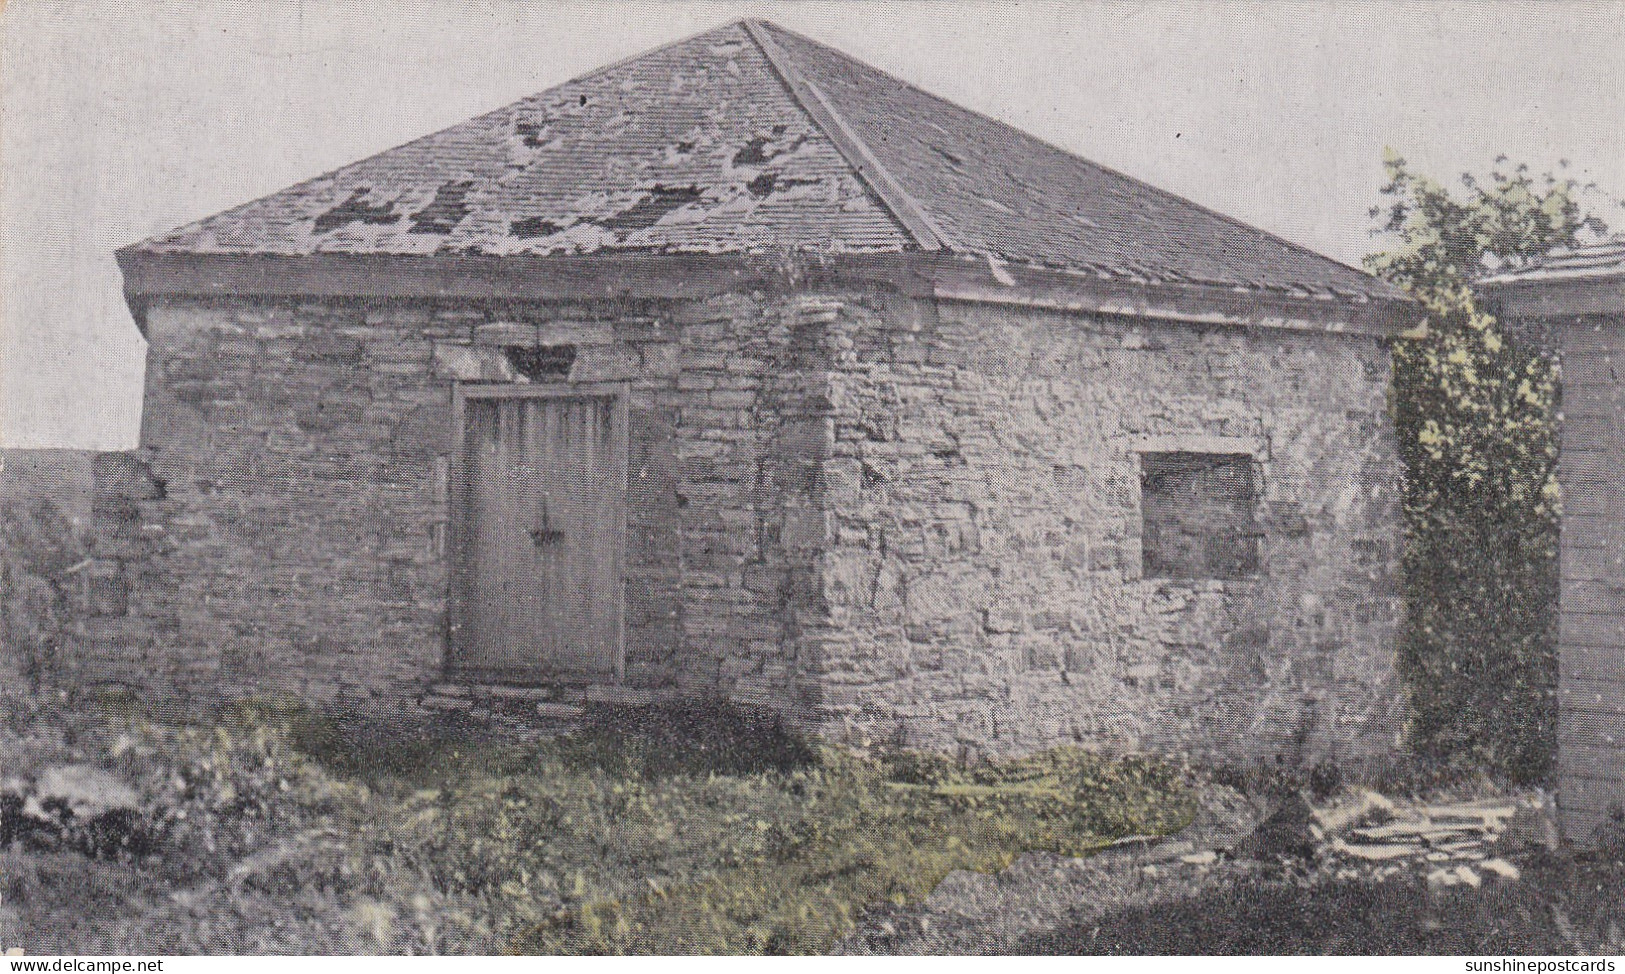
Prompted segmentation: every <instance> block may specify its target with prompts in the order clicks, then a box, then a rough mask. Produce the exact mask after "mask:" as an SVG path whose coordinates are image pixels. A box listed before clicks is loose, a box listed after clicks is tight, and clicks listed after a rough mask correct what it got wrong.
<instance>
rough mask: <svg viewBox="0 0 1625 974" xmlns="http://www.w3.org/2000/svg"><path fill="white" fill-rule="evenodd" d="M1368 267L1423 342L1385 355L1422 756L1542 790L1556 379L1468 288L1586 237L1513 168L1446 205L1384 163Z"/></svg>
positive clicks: (1471, 184) (1466, 184) (1548, 194)
mask: <svg viewBox="0 0 1625 974" xmlns="http://www.w3.org/2000/svg"><path fill="white" fill-rule="evenodd" d="M1385 166H1386V170H1387V174H1388V183H1387V185H1386V186H1384V187H1383V190H1382V192H1383V194H1384V195H1385V196H1386V197H1387V198H1388V200H1387V202H1386V203H1385V204H1384V205H1383V206H1381V207H1376V208H1373V210H1372V215H1373V216H1374V217H1381V218H1382V220H1383V223H1382V230H1383V231H1385V232H1386V233H1387V234H1388V235H1389V237H1390V239H1392V240H1393V241H1394V245H1393V247H1391V248H1390V249H1389V250H1386V251H1384V252H1382V253H1378V254H1374V255H1372V256H1370V257H1368V258H1367V260H1366V265H1367V267H1368V268H1369V269H1370V270H1371V271H1372V272H1374V273H1376V274H1378V275H1379V276H1382V277H1384V278H1386V279H1388V280H1389V281H1392V282H1393V283H1395V284H1397V285H1399V286H1400V287H1402V288H1404V289H1405V290H1407V291H1408V292H1410V294H1411V295H1413V296H1414V297H1416V298H1417V299H1418V300H1419V301H1420V302H1421V303H1422V304H1423V306H1424V308H1425V309H1426V313H1427V325H1426V328H1425V332H1424V333H1422V334H1420V335H1418V336H1415V337H1413V338H1412V339H1411V340H1408V341H1402V342H1399V343H1398V344H1397V345H1396V347H1395V349H1394V410H1395V420H1396V425H1397V429H1398V434H1399V447H1400V452H1401V455H1402V458H1403V460H1404V464H1405V472H1406V483H1405V530H1406V550H1405V576H1406V597H1407V623H1406V630H1405V632H1404V635H1403V638H1402V645H1401V647H1400V657H1399V663H1400V667H1401V672H1402V673H1403V675H1404V677H1405V679H1406V681H1407V683H1408V685H1409V690H1410V694H1411V699H1412V702H1413V704H1414V707H1415V710H1416V719H1415V721H1414V724H1413V726H1412V728H1411V731H1412V733H1411V743H1412V745H1413V747H1414V748H1415V749H1416V750H1417V751H1418V752H1419V753H1420V754H1421V755H1422V756H1424V757H1426V758H1431V759H1436V760H1439V761H1441V762H1445V763H1451V764H1457V765H1463V766H1470V767H1480V768H1484V769H1487V770H1489V771H1491V772H1493V773H1497V774H1504V775H1506V776H1508V777H1509V778H1511V779H1512V780H1514V781H1519V782H1530V781H1538V780H1540V779H1541V778H1542V777H1543V776H1544V775H1545V774H1546V773H1547V770H1548V768H1549V766H1550V763H1551V760H1552V754H1553V748H1554V744H1555V739H1554V707H1555V694H1554V689H1555V682H1556V662H1555V660H1556V655H1555V648H1556V635H1557V633H1556V626H1557V613H1556V609H1557V564H1556V558H1557V524H1558V516H1559V505H1558V492H1557V483H1556V479H1555V465H1556V460H1557V449H1558V442H1557V427H1556V423H1557V408H1558V401H1557V399H1558V385H1557V367H1556V364H1555V362H1554V359H1553V357H1552V355H1551V354H1550V350H1549V349H1546V348H1543V347H1542V343H1540V342H1539V341H1531V340H1527V336H1525V340H1518V338H1517V336H1514V335H1512V334H1510V333H1509V331H1508V329H1507V328H1506V327H1505V325H1504V324H1503V323H1502V322H1498V321H1496V320H1495V318H1493V317H1492V316H1490V315H1488V314H1486V313H1485V312H1484V310H1483V309H1482V308H1481V307H1480V306H1479V304H1478V302H1477V301H1476V300H1475V298H1474V296H1473V293H1472V291H1471V290H1470V286H1471V283H1472V281H1473V280H1474V279H1475V278H1477V277H1480V276H1482V275H1483V274H1484V273H1485V272H1486V271H1488V270H1492V269H1496V268H1501V267H1506V266H1509V265H1510V266H1516V265H1517V264H1519V263H1522V262H1525V261H1527V260H1529V259H1530V258H1532V257H1534V256H1536V255H1539V254H1542V253H1544V252H1546V251H1548V250H1550V249H1552V248H1553V247H1557V246H1563V245H1570V244H1573V243H1575V242H1576V240H1577V238H1578V236H1579V235H1580V234H1581V233H1582V232H1584V231H1586V230H1588V229H1600V227H1601V224H1600V222H1599V221H1597V220H1595V219H1590V218H1587V217H1585V216H1584V215H1583V213H1582V210H1581V206H1580V203H1579V201H1578V193H1579V189H1580V188H1579V187H1578V186H1577V185H1576V184H1575V183H1574V182H1573V181H1572V180H1567V179H1559V178H1557V177H1555V176H1552V175H1549V174H1548V175H1547V176H1545V177H1543V178H1540V179H1536V178H1533V177H1531V176H1530V175H1529V173H1528V169H1527V167H1524V166H1518V167H1517V168H1515V169H1513V170H1511V171H1510V172H1500V171H1498V172H1496V173H1494V174H1493V175H1492V176H1491V178H1490V179H1489V181H1488V182H1487V183H1486V182H1480V181H1479V180H1477V179H1475V178H1473V177H1472V176H1470V175H1464V176H1463V177H1462V178H1461V185H1460V187H1459V188H1457V189H1454V190H1452V189H1450V188H1448V187H1446V186H1443V185H1441V184H1439V183H1436V182H1434V181H1432V180H1430V179H1427V178H1425V177H1423V176H1421V175H1419V174H1417V173H1416V172H1415V171H1414V170H1412V169H1411V168H1410V167H1409V165H1408V164H1407V163H1406V162H1405V160H1404V159H1401V158H1399V157H1398V156H1395V155H1392V154H1390V156H1389V157H1388V158H1387V159H1386V160H1385Z"/></svg>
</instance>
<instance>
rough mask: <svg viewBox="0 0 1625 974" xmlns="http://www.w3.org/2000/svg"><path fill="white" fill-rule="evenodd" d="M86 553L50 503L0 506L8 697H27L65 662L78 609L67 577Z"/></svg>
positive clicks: (1, 673)
mask: <svg viewBox="0 0 1625 974" xmlns="http://www.w3.org/2000/svg"><path fill="white" fill-rule="evenodd" d="M85 553H86V546H85V543H84V541H83V539H81V538H80V537H79V536H78V534H77V533H76V532H75V530H74V528H73V524H72V522H70V521H69V520H68V517H67V515H65V514H63V513H62V511H61V509H60V508H58V507H57V505H56V504H54V503H52V502H51V501H50V500H49V499H47V498H43V497H41V498H33V499H31V500H28V501H21V500H8V501H6V502H5V503H4V504H0V678H5V679H0V683H3V684H5V685H6V686H7V687H9V689H10V690H11V691H12V692H11V693H9V694H7V696H8V697H16V698H22V697H25V696H27V695H28V694H27V693H26V692H25V691H29V690H32V689H35V688H37V687H38V685H39V682H40V680H41V679H43V678H45V677H47V676H49V675H50V674H51V673H53V672H54V671H55V670H56V668H57V666H58V665H59V663H60V662H61V654H62V652H63V651H64V647H65V645H66V642H67V639H68V628H69V627H68V623H69V620H70V617H71V613H72V611H73V607H72V604H71V603H70V601H69V600H68V599H67V597H66V595H65V593H64V591H63V588H62V579H63V577H64V573H65V572H67V571H68V569H70V568H72V567H73V566H74V565H77V564H78V563H79V562H81V561H82V560H83V559H84V557H85ZM8 675H9V678H7V677H8ZM11 702H12V703H13V704H15V705H16V706H19V707H25V706H26V703H25V702H24V701H22V700H20V699H19V700H13V701H11Z"/></svg>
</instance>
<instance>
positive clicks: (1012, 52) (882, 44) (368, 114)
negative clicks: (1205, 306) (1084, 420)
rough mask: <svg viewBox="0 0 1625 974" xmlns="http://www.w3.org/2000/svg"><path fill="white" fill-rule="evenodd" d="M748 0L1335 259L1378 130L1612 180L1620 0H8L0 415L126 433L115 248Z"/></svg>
mask: <svg viewBox="0 0 1625 974" xmlns="http://www.w3.org/2000/svg"><path fill="white" fill-rule="evenodd" d="M0 2H3V0H0ZM747 14H748V15H758V16H765V17H768V18H769V19H772V20H775V21H777V22H779V23H781V24H783V25H785V26H786V27H789V28H791V29H793V30H797V31H800V32H802V33H804V34H807V35H809V36H811V37H813V38H815V39H817V40H821V41H823V42H825V43H828V44H831V45H834V46H836V47H839V48H841V49H843V50H845V51H847V52H849V53H851V54H853V55H855V56H857V57H859V58H862V59H864V60H866V61H869V62H870V63H872V64H875V65H877V66H878V67H881V68H883V69H885V70H887V71H890V72H892V73H894V74H897V75H900V76H902V77H904V78H906V79H908V80H910V81H913V82H914V83H916V84H918V85H920V86H922V87H924V88H926V89H928V90H930V91H933V92H935V93H937V94H939V95H942V96H944V97H947V98H949V99H952V100H954V101H957V102H960V103H962V104H965V105H968V106H970V107H972V108H976V109H979V110H981V111H984V112H987V113H988V114H991V115H993V116H995V117H998V118H1001V119H1003V120H1005V121H1007V122H1010V123H1012V124H1015V125H1017V126H1020V127H1022V128H1025V129H1027V130H1029V131H1031V132H1033V133H1035V134H1037V135H1039V136H1041V137H1043V138H1046V139H1048V140H1050V141H1052V142H1055V143H1057V144H1059V145H1062V146H1065V147H1067V148H1069V149H1072V150H1074V151H1076V152H1078V153H1080V154H1082V155H1084V156H1086V157H1088V158H1091V159H1094V160H1095V161H1097V162H1101V163H1104V164H1106V165H1110V166H1113V167H1115V168H1118V169H1121V170H1123V171H1125V172H1127V173H1129V174H1130V175H1133V176H1137V177H1140V178H1142V179H1145V180H1147V181H1149V182H1153V183H1156V184H1158V185H1161V186H1163V187H1166V188H1168V189H1171V190H1173V191H1175V192H1178V193H1181V194H1184V195H1186V196H1188V197H1190V198H1192V199H1195V200H1197V201H1199V202H1202V203H1204V204H1207V205H1209V206H1212V207H1215V208H1217V209H1219V210H1223V211H1225V212H1228V213H1230V214H1232V215H1234V216H1237V217H1239V218H1241V219H1243V220H1246V221H1248V222H1251V223H1253V224H1255V225H1257V226H1260V227H1263V228H1265V229H1268V230H1271V231H1274V232H1275V233H1278V234H1280V235H1282V236H1284V237H1287V238H1289V239H1292V240H1296V241H1299V242H1301V243H1304V244H1307V245H1309V246H1311V247H1314V248H1316V249H1318V250H1320V251H1322V252H1324V253H1327V254H1329V255H1331V256H1334V257H1337V258H1339V259H1342V260H1344V261H1347V262H1350V263H1358V261H1359V259H1360V257H1361V256H1362V255H1363V254H1365V253H1366V252H1367V251H1368V250H1371V249H1373V248H1374V246H1375V242H1374V241H1373V239H1372V238H1371V236H1370V228H1371V220H1370V219H1369V218H1368V216H1367V209H1368V208H1369V207H1370V206H1371V205H1372V204H1374V203H1376V202H1377V201H1378V197H1377V189H1378V187H1379V186H1380V185H1381V183H1382V170H1381V159H1382V152H1383V148H1384V146H1393V147H1394V148H1395V149H1397V150H1398V151H1399V152H1401V153H1402V154H1403V155H1405V156H1406V157H1407V158H1408V159H1410V160H1411V161H1412V162H1414V163H1415V164H1417V165H1418V166H1419V167H1420V168H1421V169H1423V170H1424V171H1427V172H1429V173H1431V174H1434V175H1436V176H1437V177H1438V178H1441V179H1453V178H1454V177H1455V176H1456V175H1457V174H1459V173H1460V172H1462V171H1465V170H1472V171H1475V172H1481V173H1482V172H1486V171H1487V170H1488V169H1489V168H1490V166H1491V165H1492V161H1493V159H1494V157H1495V156H1496V155H1497V154H1498V153H1506V154H1507V155H1509V156H1511V157H1512V158H1514V159H1521V160H1526V161H1528V162H1529V163H1530V164H1531V165H1532V166H1534V167H1535V168H1537V169H1543V168H1547V167H1552V166H1555V165H1556V164H1557V162H1558V160H1559V159H1568V160H1571V162H1572V168H1571V170H1570V172H1571V173H1572V174H1573V175H1575V176H1576V177H1577V178H1579V179H1580V180H1581V181H1582V182H1585V181H1595V182H1597V183H1598V184H1599V185H1600V187H1601V188H1602V190H1603V191H1604V193H1605V194H1606V195H1607V196H1609V197H1612V198H1613V199H1615V200H1617V199H1625V0H1598V2H1591V3H1584V4H1582V3H1562V4H1559V3H1555V2H1554V3H1545V4H1532V3H1511V2H1490V0H1478V2H1469V3H1438V2H1435V3H1426V4H1420V3H1408V4H1404V3H1379V2H1374V0H1368V2H1352V0H1351V2H1342V3H1333V4H1327V3H1270V4H1261V3H1239V2H1225V3H1220V2H1194V0H1193V2H1184V3H1150V4H1126V3H1093V4H1091V3H1068V4H1064V5H1063V4H1055V3H1020V4H1016V3H1008V2H1005V3H969V2H933V3H927V2H901V0H894V2H883V3H878V2H870V3H855V2H853V3H848V2H822V3H820V2H808V0H801V2H794V3H772V2H748V3H727V2H707V3H658V4H657V3H620V2H598V3H573V4H569V5H562V4H547V3H521V2H517V0H461V2H439V3H436V2H428V0H421V2H402V0H365V2H363V0H351V2H336V0H304V2H293V0H289V2H284V3H276V2H235V3H225V2H218V0H217V2H214V3H206V2H201V0H195V2H184V3H163V2H141V3H135V2H123V3H116V4H115V3H105V4H102V3H97V4H87V3H70V2H65V0H64V2H48V0H11V2H10V3H9V4H6V5H5V7H4V10H3V11H0V31H3V37H0V329H3V333H0V356H3V363H0V445H6V446H78V447H92V448H102V449H116V448H123V447H127V446H130V445H133V444H134V442H135V437H136V433H137V429H138V422H139V410H140V379H141V369H142V355H143V346H142V343H141V341H140V339H139V337H138V336H137V334H136V331H135V326H134V324H133V323H132V322H131V320H130V316H129V313H128V311H127V310H126V308H125V307H124V303H123V300H122V297H121V295H120V281H119V277H118V270H117V267H116V265H115V264H114V263H113V259H112V252H113V250H114V249H115V248H117V247H120V246H123V245H124V244H127V243H131V242H134V241H136V240H139V239H141V238H143V237H145V236H147V235H150V234H153V233H157V232H159V231H163V230H168V229H170V228H172V227H175V226H179V225H181V224H183V223H187V222H190V221H192V220H195V219H198V218H200V217H204V216H207V215H209V214H211V213H214V212H217V211H219V210H222V209H225V208H226V207H229V206H233V205H235V204H237V203H241V202H244V201H247V200H250V199H254V198H256V197H259V196H263V195H265V194H267V193H270V192H273V191H275V190H278V189H281V188H282V187H284V186H287V185H290V184H292V183H294V182H297V181H299V180H301V179H304V178H307V177H309V176H312V175H316V174H318V173H321V172H324V171H327V170H329V169H332V168H335V167H337V166H340V165H343V164H345V163H348V162H351V161H354V160H356V159H360V158H362V157H364V156H367V155H369V154H371V153H374V152H377V151H378V150H380V149H384V148H387V147H389V146H392V145H397V144H399V143H401V142H404V141H407V140H409V139H411V138H414V137H416V136H419V135H422V134H426V133H428V132H432V131H435V130H437V129H440V128H444V127H445V126H447V125H451V124H454V123H456V122H459V121H462V120H464V119H466V118H469V117H472V116H474V115H476V114H479V113H481V112H484V111H487V110H489V109H492V108H496V107H499V106H501V105H504V104H507V103H508V102H511V101H514V100H516V99H518V98H521V97H523V96H525V95H529V94H532V93H534V92H537V91H540V90H542V89H544V88H547V87H549V86H551V85H553V84H556V83H558V82H560V81H564V80H566V79H568V78H570V77H573V76H575V75H577V74H580V73H582V72H584V71H587V70H590V69H592V68H594V67H596V66H598V65H600V64H602V63H605V62H608V61H611V60H614V59H616V58H620V57H623V56H625V55H627V54H631V53H635V52H637V51H640V50H643V49H646V48H649V47H652V46H655V45H657V44H660V43H664V42H666V41H669V40H673V39H676V38H678V37H682V36H686V35H688V34H692V33H696V32H698V31H701V30H704V29H707V28H709V27H711V26H714V25H716V24H719V23H722V22H724V21H727V20H731V19H733V18H735V17H739V16H744V15H747ZM1598 204H1599V206H1607V208H1608V210H1609V211H1610V212H1607V213H1605V214H1604V216H1605V218H1607V219H1609V220H1610V221H1611V223H1613V224H1615V225H1625V210H1621V209H1619V208H1618V207H1617V206H1614V205H1611V204H1609V203H1608V201H1607V200H1606V199H1604V198H1601V197H1599V199H1598Z"/></svg>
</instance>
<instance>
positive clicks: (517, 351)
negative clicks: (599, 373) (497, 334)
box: [502, 345, 576, 382]
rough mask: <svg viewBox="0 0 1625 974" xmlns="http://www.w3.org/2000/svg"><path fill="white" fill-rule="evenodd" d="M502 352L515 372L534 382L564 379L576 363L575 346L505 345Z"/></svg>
mask: <svg viewBox="0 0 1625 974" xmlns="http://www.w3.org/2000/svg"><path fill="white" fill-rule="evenodd" d="M502 350H503V351H504V352H506V353H507V355H508V364H509V365H511V366H513V370H514V371H515V372H518V373H519V374H520V375H522V376H524V377H525V378H527V379H530V380H531V381H532V382H535V381H537V380H540V379H560V378H564V377H566V376H568V375H569V374H570V366H572V365H574V364H575V361H576V347H575V346H574V345H505V346H503V349H502Z"/></svg>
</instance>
